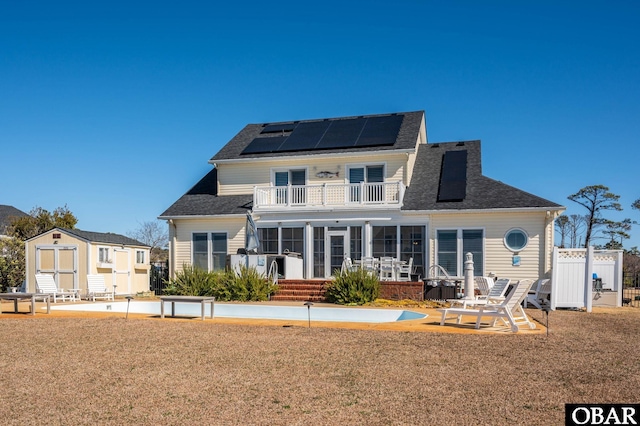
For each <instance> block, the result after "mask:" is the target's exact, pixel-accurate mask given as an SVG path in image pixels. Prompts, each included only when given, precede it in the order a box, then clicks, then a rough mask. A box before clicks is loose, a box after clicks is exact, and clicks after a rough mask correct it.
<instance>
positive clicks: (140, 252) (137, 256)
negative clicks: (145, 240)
mask: <svg viewBox="0 0 640 426" xmlns="http://www.w3.org/2000/svg"><path fill="white" fill-rule="evenodd" d="M145 253H146V250H139V249H136V264H138V265H144V264H146V262H145V260H146V256H145ZM139 256H142V262H140V258H139Z"/></svg>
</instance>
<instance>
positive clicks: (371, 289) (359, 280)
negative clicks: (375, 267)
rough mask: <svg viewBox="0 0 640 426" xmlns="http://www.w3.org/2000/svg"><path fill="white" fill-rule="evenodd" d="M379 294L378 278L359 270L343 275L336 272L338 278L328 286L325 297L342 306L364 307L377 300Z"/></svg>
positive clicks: (345, 272) (343, 273)
mask: <svg viewBox="0 0 640 426" xmlns="http://www.w3.org/2000/svg"><path fill="white" fill-rule="evenodd" d="M379 294H380V281H379V280H378V277H377V276H375V275H373V274H371V273H369V272H367V271H366V270H364V269H361V268H358V269H356V270H353V271H344V272H342V273H338V272H337V271H336V278H335V279H334V280H333V281H332V282H330V283H329V284H327V288H326V292H325V297H326V298H327V301H329V302H333V303H338V304H340V305H364V304H365V303H369V302H373V301H374V300H376V299H377V298H378V295H379Z"/></svg>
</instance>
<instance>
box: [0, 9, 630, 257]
mask: <svg viewBox="0 0 640 426" xmlns="http://www.w3.org/2000/svg"><path fill="white" fill-rule="evenodd" d="M557 3H559V2H556V1H544V0H543V1H518V2H514V1H507V0H504V1H496V0H487V1H483V2H478V1H471V0H469V1H455V0H454V1H446V2H445V1H417V0H416V1H397V2H388V1H385V2H382V1H376V0H374V1H368V2H366V3H363V2H349V1H340V2H337V1H323V2H318V3H308V2H300V1H295V2H293V1H291V2H278V1H273V2H236V3H235V4H225V5H218V4H214V2H204V1H203V2H195V1H190V0H185V1H180V2H168V1H167V2H162V1H156V2H148V3H145V2H135V1H131V2H120V1H109V2H86V1H64V0H62V1H60V2H48V1H47V2H38V1H28V0H27V1H23V2H5V4H4V5H3V6H2V10H1V12H0V52H1V54H0V147H1V153H0V164H2V171H3V173H2V175H3V183H4V184H3V185H1V186H0V204H9V205H13V206H15V207H17V208H19V209H21V210H23V211H27V212H28V211H29V210H31V208H33V207H35V206H40V207H43V208H45V209H48V210H53V209H55V208H56V207H58V206H63V205H65V204H66V205H67V206H68V207H69V209H70V210H71V211H72V212H73V213H74V214H75V215H76V217H77V218H78V219H79V222H78V224H77V227H78V228H80V229H85V230H89V231H97V232H116V233H121V234H126V233H128V232H129V231H132V230H135V229H136V228H137V227H138V226H139V224H140V223H142V222H146V221H152V220H155V218H156V217H157V216H158V215H160V214H161V213H162V212H163V211H164V210H165V209H166V208H167V207H169V206H170V205H171V204H172V203H173V202H174V201H175V200H177V199H178V198H179V197H180V196H181V195H182V194H183V193H185V192H186V191H187V190H188V189H189V188H190V187H191V186H192V185H193V184H195V183H196V182H197V181H198V179H199V178H200V177H202V176H203V175H204V174H205V173H206V172H207V171H208V170H209V169H210V167H211V166H210V165H209V164H208V163H207V161H208V160H209V158H211V157H212V156H213V155H214V154H215V153H216V152H217V151H218V150H219V149H220V148H221V147H222V146H223V145H224V144H225V143H226V142H227V141H229V139H231V138H232V137H233V136H234V135H235V134H236V133H237V132H238V131H240V129H242V127H244V125H246V124H247V123H261V122H269V121H286V120H296V119H311V118H324V117H339V116H346V115H363V114H377V113H387V112H400V111H415V110H424V111H425V113H426V117H427V132H428V138H429V141H430V142H443V141H457V140H474V139H480V140H482V154H483V171H484V174H485V175H487V176H489V177H491V178H494V179H498V180H501V181H503V182H505V183H507V184H510V185H513V186H516V187H518V188H521V189H523V190H525V191H528V192H531V193H534V194H536V195H539V196H541V197H544V198H547V199H549V200H551V201H554V202H557V203H559V204H562V205H565V206H567V207H568V210H567V212H566V213H567V214H573V213H576V214H583V213H585V212H586V211H584V209H583V208H582V207H580V206H578V205H577V204H575V203H573V202H571V201H569V200H567V196H568V195H570V194H572V193H574V192H577V191H578V190H579V189H580V188H582V187H584V186H587V185H595V184H604V185H607V186H609V188H610V189H611V191H612V192H614V193H616V194H618V195H620V196H621V199H620V202H621V204H622V205H623V207H624V211H623V212H620V213H616V214H610V215H607V217H609V218H611V219H613V220H621V219H623V218H625V217H629V218H631V219H633V220H637V221H639V222H640V211H637V210H632V209H631V207H630V205H631V203H632V202H633V201H634V200H636V199H638V198H640V186H639V185H638V184H637V182H638V179H637V175H638V172H637V169H636V167H637V166H638V163H639V161H638V160H639V159H640V147H639V146H640V145H639V144H638V141H637V136H638V135H640V103H639V102H640V79H639V76H640V26H639V25H638V24H637V23H638V22H639V20H640V2H636V1H631V0H630V1H621V0H620V1H613V2H611V1H609V2H605V1H582V2H579V3H578V2H575V3H574V2H564V4H557ZM625 246H627V247H631V246H640V225H638V226H636V227H635V229H634V231H633V232H632V239H631V240H629V241H627V242H626V243H625Z"/></svg>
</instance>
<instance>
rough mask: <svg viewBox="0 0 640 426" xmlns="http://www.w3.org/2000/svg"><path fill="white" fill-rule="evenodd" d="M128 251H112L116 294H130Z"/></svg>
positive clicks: (129, 257)
mask: <svg viewBox="0 0 640 426" xmlns="http://www.w3.org/2000/svg"><path fill="white" fill-rule="evenodd" d="M129 254H130V250H129V249H113V256H114V264H113V274H114V276H113V283H114V284H115V285H117V286H118V287H117V288H116V293H119V294H123V293H124V294H131V256H130V255H129Z"/></svg>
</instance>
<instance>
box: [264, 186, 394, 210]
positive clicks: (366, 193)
mask: <svg viewBox="0 0 640 426" xmlns="http://www.w3.org/2000/svg"><path fill="white" fill-rule="evenodd" d="M404 190H405V186H404V184H403V183H402V182H380V183H364V182H362V183H356V184H321V185H289V186H256V187H254V190H253V208H254V209H263V210H265V209H276V210H279V209H282V208H288V207H293V208H305V207H307V208H318V207H345V208H348V207H356V206H358V205H366V206H375V205H378V206H397V207H398V208H399V207H400V206H401V205H402V198H403V196H404Z"/></svg>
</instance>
